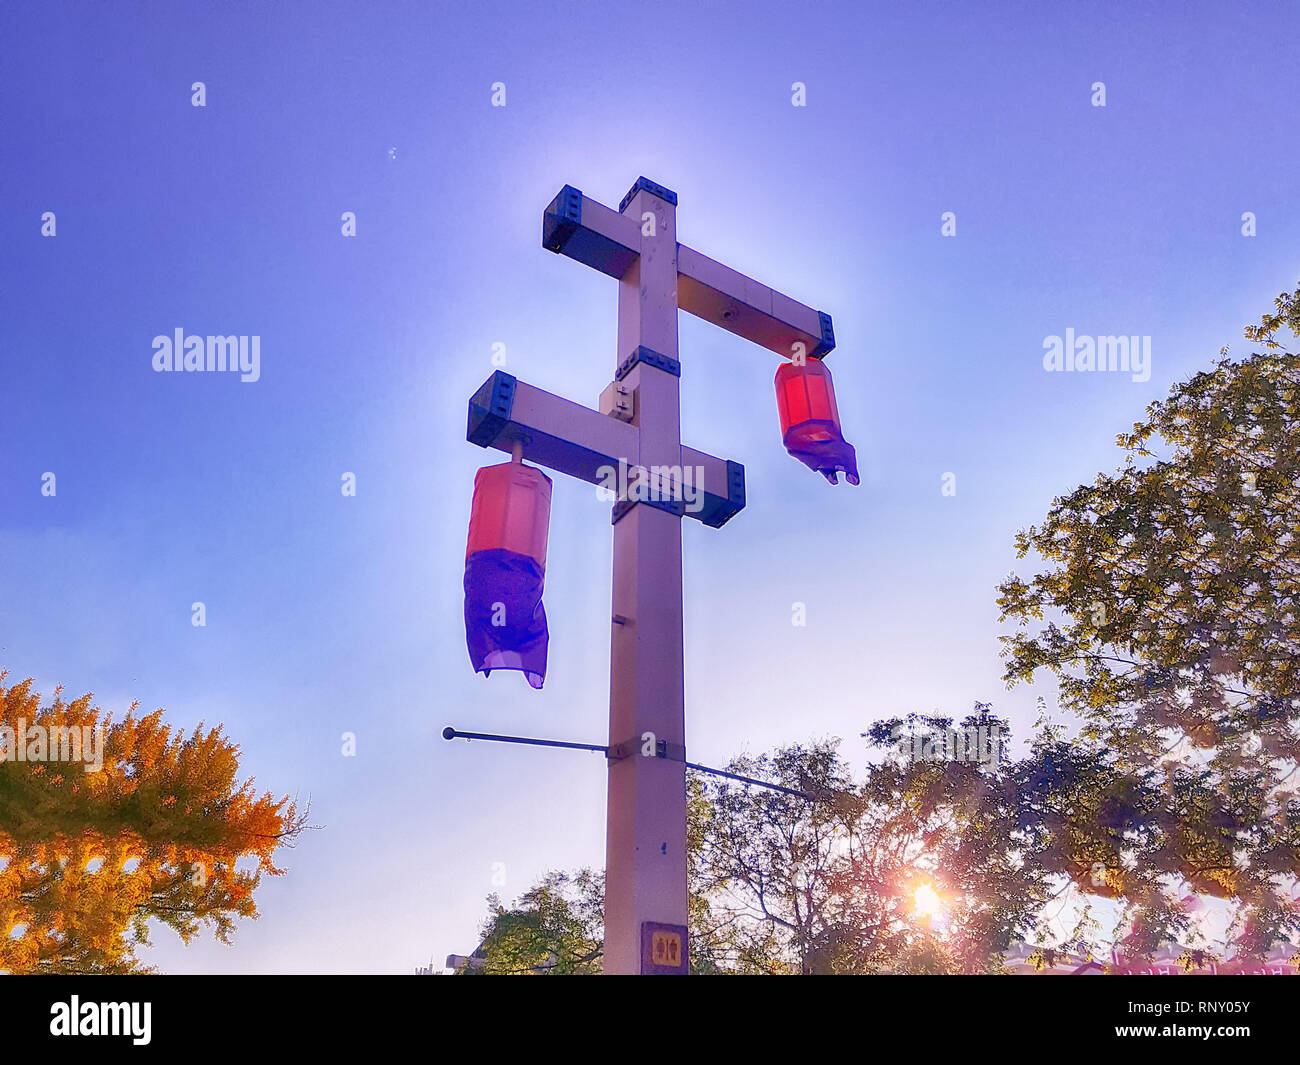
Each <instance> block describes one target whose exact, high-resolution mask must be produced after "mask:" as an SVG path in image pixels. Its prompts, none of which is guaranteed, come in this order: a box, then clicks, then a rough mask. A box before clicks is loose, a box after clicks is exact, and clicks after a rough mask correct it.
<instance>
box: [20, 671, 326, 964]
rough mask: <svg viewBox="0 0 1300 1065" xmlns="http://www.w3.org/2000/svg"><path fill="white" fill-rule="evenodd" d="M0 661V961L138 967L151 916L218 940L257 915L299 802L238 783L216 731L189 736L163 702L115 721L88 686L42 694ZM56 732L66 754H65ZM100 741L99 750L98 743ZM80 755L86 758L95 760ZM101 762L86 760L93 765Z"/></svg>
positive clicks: (294, 830)
mask: <svg viewBox="0 0 1300 1065" xmlns="http://www.w3.org/2000/svg"><path fill="white" fill-rule="evenodd" d="M6 677H7V674H6V673H3V672H0V972H7V973H14V974H20V973H137V972H148V971H150V970H149V969H148V968H146V967H145V966H143V965H142V964H141V963H140V961H139V960H138V959H137V958H136V955H135V950H136V947H137V946H139V945H140V944H148V942H149V922H150V921H151V920H156V921H158V922H161V923H162V924H164V925H166V926H168V927H170V928H171V929H173V930H174V931H175V932H176V933H177V934H178V935H179V936H180V937H181V939H182V940H183V941H185V942H189V941H190V940H191V939H192V938H193V937H194V936H195V935H196V934H198V932H199V931H200V929H201V928H202V926H203V925H205V924H208V925H211V926H212V928H213V930H214V933H215V935H216V937H217V938H218V939H219V940H220V941H222V942H223V943H228V942H230V939H231V936H232V934H233V931H234V928H235V922H236V920H237V919H238V918H241V917H247V918H256V916H257V907H256V905H255V904H254V901H253V894H254V891H255V890H256V888H257V886H258V884H259V883H260V881H261V877H262V874H264V873H269V874H270V875H272V876H278V875H280V874H281V873H282V872H283V870H282V869H280V868H277V867H276V865H275V863H274V860H273V859H274V857H275V854H276V851H277V850H278V849H279V848H282V847H289V846H292V844H293V842H294V840H295V839H296V838H297V837H298V835H299V834H300V833H301V832H302V830H303V828H304V827H305V825H306V811H305V810H304V811H300V810H299V809H298V807H297V805H296V804H295V803H293V802H291V801H290V800H289V799H288V798H287V797H285V798H280V799H277V798H275V797H273V796H272V795H271V794H270V793H269V792H268V793H265V794H262V795H260V796H259V795H258V794H257V793H256V792H255V791H254V788H253V782H252V781H251V780H246V781H243V782H240V781H239V780H238V779H237V774H238V771H239V748H238V747H237V746H236V745H235V744H233V743H231V742H230V741H229V740H228V739H227V738H226V737H225V736H223V735H222V732H221V729H220V728H214V729H208V730H206V731H205V730H204V728H203V726H202V725H199V726H198V727H197V728H195V730H194V732H193V733H192V734H191V735H189V736H188V737H187V736H186V735H185V734H184V733H183V732H182V731H180V730H176V729H173V728H172V727H171V726H169V725H166V724H164V723H163V712H162V711H161V710H157V711H155V712H154V713H152V714H147V715H144V716H137V715H136V709H137V706H136V705H135V704H133V705H132V706H131V708H130V710H129V711H128V712H127V714H126V717H125V718H123V719H122V720H120V721H114V720H113V719H112V716H111V715H106V714H104V713H103V712H102V711H101V710H100V709H99V708H98V707H92V706H91V703H90V700H91V696H90V695H84V696H82V697H81V698H80V699H77V700H75V701H74V702H71V703H68V702H64V700H63V697H62V690H61V689H56V690H55V692H54V700H53V703H52V704H51V705H49V706H45V707H42V706H41V705H40V702H41V696H40V694H39V693H38V692H34V691H32V681H31V680H30V679H29V680H26V681H23V682H22V683H21V684H14V685H12V686H6V684H5V680H6ZM69 737H76V738H82V739H84V740H85V743H84V745H82V744H73V745H71V753H72V754H74V755H79V758H78V759H77V760H66V759H67V756H68V755H69V747H70V745H69V744H68V742H67V740H68V738H69ZM96 743H98V747H96ZM92 752H94V755H93V757H92ZM96 763H98V764H96Z"/></svg>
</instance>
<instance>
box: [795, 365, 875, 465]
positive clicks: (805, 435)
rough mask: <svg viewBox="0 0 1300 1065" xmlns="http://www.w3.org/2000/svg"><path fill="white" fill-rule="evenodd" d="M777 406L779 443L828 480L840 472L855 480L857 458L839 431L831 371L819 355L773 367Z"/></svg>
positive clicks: (838, 418)
mask: <svg viewBox="0 0 1300 1065" xmlns="http://www.w3.org/2000/svg"><path fill="white" fill-rule="evenodd" d="M776 408H777V412H778V413H779V414H780V416H781V443H783V444H784V445H785V449H786V450H787V451H788V452H790V454H791V455H793V456H794V457H795V458H797V459H798V460H799V461H800V462H802V463H803V464H804V465H805V466H807V467H808V468H809V469H810V470H816V471H817V472H818V473H820V474H821V475H822V476H823V477H825V478H826V479H827V480H828V481H830V483H831V484H838V483H839V481H838V478H837V474H839V473H843V474H844V478H845V480H847V481H848V482H849V484H857V483H858V459H857V453H856V452H855V451H854V449H853V445H852V444H850V443H848V442H847V441H846V440H845V439H844V434H843V433H842V432H841V431H840V412H839V409H838V408H837V407H836V406H835V386H834V384H833V383H832V382H831V372H830V370H828V369H827V368H826V365H825V363H823V362H822V360H821V359H808V360H806V361H804V362H784V363H782V364H781V365H780V366H779V367H778V368H777V371H776Z"/></svg>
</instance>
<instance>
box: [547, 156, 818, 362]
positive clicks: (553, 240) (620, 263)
mask: <svg viewBox="0 0 1300 1065" xmlns="http://www.w3.org/2000/svg"><path fill="white" fill-rule="evenodd" d="M644 180H645V179H644V178H643V179H642V181H644ZM637 187H639V186H634V187H633V192H635V191H636V189H637ZM629 195H630V194H629ZM662 195H665V196H672V194H671V193H669V192H667V191H663V192H662ZM628 202H629V201H628V200H625V201H624V203H623V208H621V209H620V210H618V211H614V210H611V209H610V208H608V207H606V206H605V205H604V204H602V203H597V202H596V201H595V200H593V199H592V198H591V197H590V196H584V195H583V194H582V192H581V191H580V190H578V189H575V188H574V187H573V186H572V185H565V186H564V188H562V189H561V190H560V191H559V193H558V194H557V195H556V197H555V199H553V200H552V201H551V203H550V205H549V206H548V207H547V208H546V211H545V213H544V214H543V216H542V247H544V248H546V249H547V250H549V251H553V252H556V253H557V254H562V255H567V256H568V257H569V258H570V259H576V260H577V261H578V262H580V263H584V264H586V265H587V266H590V267H592V268H593V269H596V270H599V271H600V272H601V273H602V274H608V275H609V276H610V277H614V278H621V277H623V276H624V275H625V274H626V273H627V271H628V268H629V267H630V266H631V265H632V264H633V263H634V262H635V261H636V258H637V256H638V255H640V254H641V247H642V241H643V240H654V239H655V238H654V237H653V236H647V237H643V236H642V231H641V219H640V218H635V217H632V216H631V215H625V214H623V213H622V212H623V209H625V208H626V206H627V204H628ZM673 202H674V203H675V202H676V197H673ZM677 305H678V307H680V308H681V309H682V310H684V311H689V312H690V313H691V314H693V315H695V316H696V317H698V318H703V319H704V320H705V321H706V322H712V323H713V324H714V325H716V326H720V327H721V328H723V329H725V330H727V331H728V332H729V333H735V334H736V335H737V336H739V337H743V338H744V339H746V340H748V341H750V342H751V343H754V344H758V345H759V346H760V347H764V348H767V349H768V350H770V351H775V352H776V353H777V354H778V355H784V356H785V357H786V358H792V357H794V356H795V355H796V354H797V353H798V352H799V351H800V350H802V352H803V354H804V355H805V356H806V357H807V358H811V359H820V358H824V357H825V356H826V355H828V354H829V353H830V352H831V350H832V349H833V348H834V347H835V329H834V327H833V326H832V324H831V316H830V315H829V314H825V313H824V312H822V311H816V310H813V308H811V307H807V306H805V305H804V304H802V303H800V302H799V301H798V300H792V299H791V298H790V297H789V296H786V295H784V294H783V293H780V292H777V291H776V290H775V289H771V288H768V287H767V286H766V285H761V284H759V283H758V282H757V281H755V280H754V279H753V278H751V277H746V276H745V275H744V274H742V273H740V272H739V271H738V270H733V269H731V267H729V266H723V265H722V263H720V262H717V261H715V260H713V259H710V258H709V257H708V256H707V255H701V254H700V253H699V252H697V251H695V250H694V249H693V248H688V247H687V246H686V245H685V244H678V245H677Z"/></svg>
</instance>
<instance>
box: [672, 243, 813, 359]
mask: <svg viewBox="0 0 1300 1065" xmlns="http://www.w3.org/2000/svg"><path fill="white" fill-rule="evenodd" d="M677 304H678V306H679V307H681V309H682V310H684V311H690V313H691V314H693V315H695V316H696V317H698V318H703V319H704V320H705V321H706V322H712V323H713V324H714V325H716V326H720V327H722V328H723V329H725V330H727V331H728V332H730V333H735V334H736V335H737V336H740V337H744V338H745V339H746V340H748V341H751V342H752V343H755V344H758V345H759V346H760V347H764V348H767V349H768V350H769V351H775V352H776V353H777V354H778V355H784V356H785V357H786V358H791V357H793V356H794V355H795V354H796V352H798V351H799V350H800V349H799V347H798V346H797V345H802V351H803V354H804V356H806V357H807V358H810V359H820V358H823V357H825V356H826V355H828V354H829V353H830V351H831V349H832V348H834V347H835V329H834V327H833V326H832V325H831V316H830V315H829V314H825V313H823V312H821V311H815V310H813V309H812V308H811V307H805V306H804V305H803V304H802V303H799V302H798V301H796V300H792V299H791V298H790V297H789V296H785V295H782V294H781V293H780V292H777V291H776V290H775V289H770V288H768V287H767V286H766V285H760V284H759V283H758V282H757V281H755V280H754V279H753V278H750V277H746V276H745V275H744V274H742V273H740V272H739V271H738V270H733V269H731V267H729V266H723V265H722V263H720V262H715V261H714V260H713V259H710V258H709V257H708V256H707V255H701V254H700V253H699V252H697V251H695V250H693V249H691V248H688V247H687V246H686V245H685V244H678V245H677Z"/></svg>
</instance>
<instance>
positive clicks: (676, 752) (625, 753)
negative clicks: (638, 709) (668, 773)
mask: <svg viewBox="0 0 1300 1065" xmlns="http://www.w3.org/2000/svg"><path fill="white" fill-rule="evenodd" d="M644 747H645V743H644V742H643V741H642V740H638V739H631V740H624V741H623V742H622V743H615V744H613V745H611V746H610V748H609V753H608V754H607V755H606V757H607V758H608V759H609V760H610V761H611V762H618V761H622V760H623V759H624V758H631V757H633V756H635V755H640V754H641V752H642V750H643V749H644ZM647 757H648V756H647ZM654 757H655V758H666V759H667V760H668V761H670V762H684V761H686V748H685V747H683V746H682V745H681V744H680V743H669V742H668V741H667V740H656V741H655V753H654Z"/></svg>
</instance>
